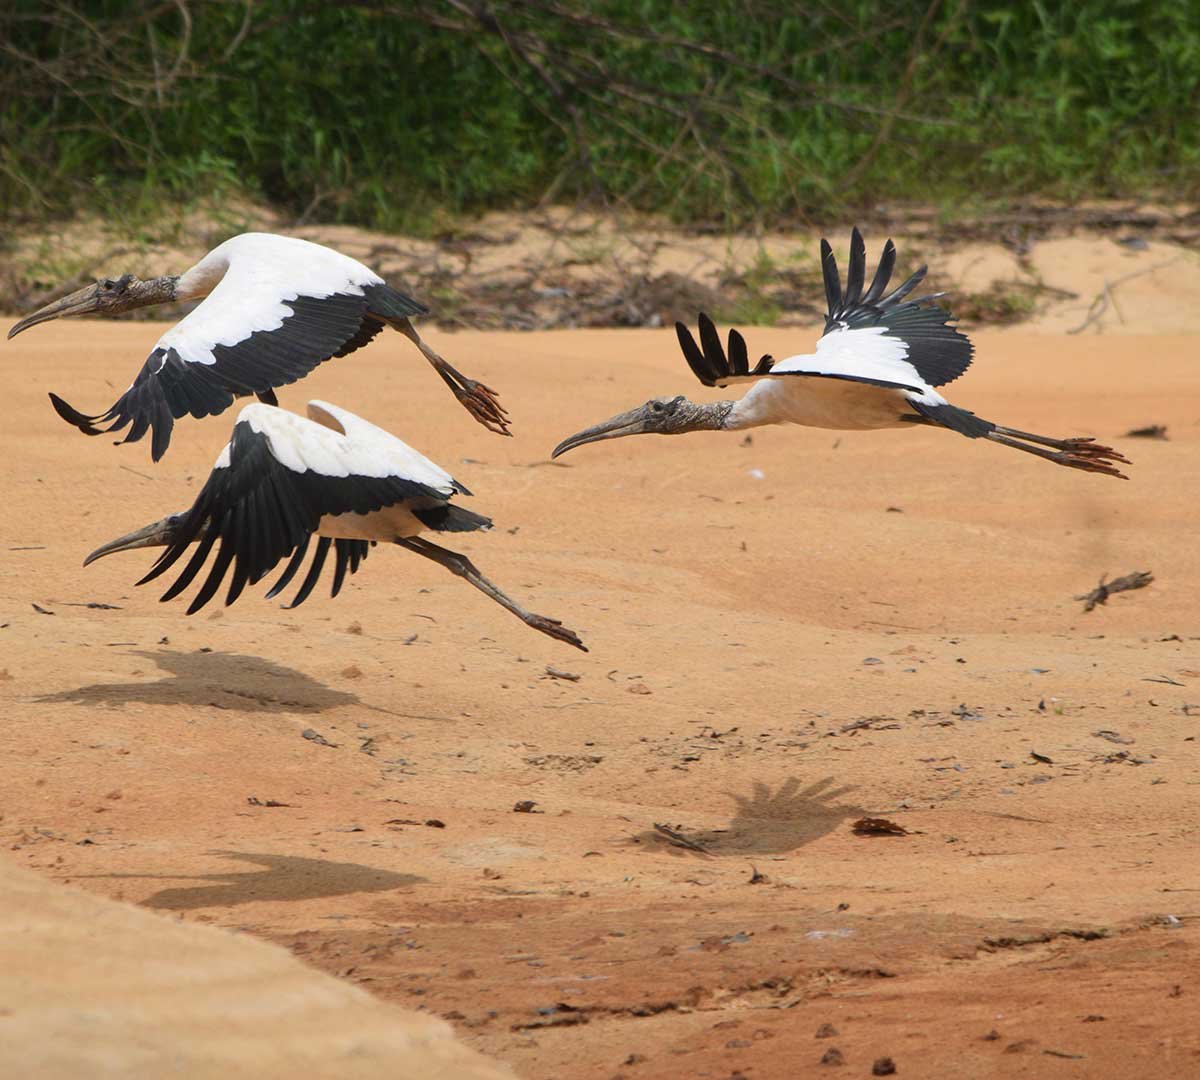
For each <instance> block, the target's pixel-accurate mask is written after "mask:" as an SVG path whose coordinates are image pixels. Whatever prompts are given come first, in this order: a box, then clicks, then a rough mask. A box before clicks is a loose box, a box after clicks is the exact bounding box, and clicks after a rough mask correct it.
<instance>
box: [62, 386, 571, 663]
mask: <svg viewBox="0 0 1200 1080" xmlns="http://www.w3.org/2000/svg"><path fill="white" fill-rule="evenodd" d="M455 495H470V492H469V491H468V490H467V489H466V488H465V487H463V485H462V484H460V483H458V481H457V480H455V479H454V478H453V477H452V476H451V475H450V474H449V473H448V472H446V470H445V469H443V468H441V467H440V466H438V465H435V464H434V463H433V462H432V461H430V460H429V459H428V458H426V457H425V456H424V455H422V454H420V453H418V452H417V451H416V450H414V449H413V448H412V447H411V446H409V445H408V444H407V443H405V442H402V441H401V440H400V439H398V438H396V437H395V436H394V435H392V434H390V433H389V432H386V431H384V430H383V429H382V428H379V427H376V426H375V425H374V424H372V423H370V422H369V421H367V420H364V419H362V417H360V416H356V415H355V414H354V413H352V412H350V411H349V410H347V409H342V408H339V407H338V406H336V405H331V404H329V403H328V402H325V401H310V402H309V403H308V417H307V418H305V417H303V416H297V415H295V414H294V413H289V412H286V411H284V410H283V409H280V408H278V407H276V406H273V405H264V404H257V403H255V404H251V405H247V406H246V407H245V408H243V409H242V410H241V412H240V413H239V415H238V418H237V421H236V422H235V423H234V425H233V434H232V437H231V438H230V440H229V443H228V444H227V445H226V446H225V448H224V449H223V450H222V451H221V453H220V454H219V455H218V457H217V460H216V462H215V464H214V465H213V470H212V472H211V474H210V475H209V477H208V480H207V482H206V483H205V485H204V487H203V488H202V489H201V491H200V493H199V494H198V495H197V496H196V501H195V502H194V503H193V505H192V507H191V508H190V509H189V510H187V511H185V512H183V513H181V514H172V515H171V516H170V517H167V518H163V519H162V520H161V521H157V522H154V523H153V524H152V525H148V526H146V527H145V528H144V529H140V530H138V531H137V532H135V533H131V534H129V535H128V536H124V537H121V538H119V539H118V540H115V541H113V542H112V543H109V544H106V545H104V546H103V547H101V548H99V549H97V550H96V551H95V552H93V553H92V554H91V555H90V556H89V557H88V559H87V562H91V561H92V560H93V559H95V558H99V557H100V556H102V555H108V554H111V553H113V552H115V551H125V550H129V549H131V548H135V547H146V546H151V545H157V546H165V547H166V551H164V552H163V553H162V555H161V556H160V557H159V559H158V561H157V562H156V563H155V564H154V566H153V567H152V568H151V570H150V572H149V573H148V574H147V575H146V576H145V577H143V578H142V580H141V581H139V582H138V584H139V585H141V584H143V583H145V582H147V581H150V580H152V579H154V578H156V577H158V576H159V575H160V574H162V573H164V572H165V571H166V570H168V569H169V568H170V567H171V566H173V565H174V564H175V563H176V562H178V560H179V559H180V558H181V557H182V556H183V555H184V553H185V552H186V551H187V550H188V549H189V548H190V547H191V545H192V544H197V545H198V547H197V548H196V549H195V551H194V552H193V554H192V555H191V557H190V559H189V560H188V561H187V563H186V565H185V566H184V568H183V570H182V571H181V572H180V574H179V577H178V578H177V579H176V580H175V582H174V584H173V585H172V586H171V587H170V588H169V589H168V590H167V591H166V593H164V595H163V597H162V599H163V600H170V599H172V598H173V597H175V596H178V595H179V594H180V593H181V592H182V591H183V590H184V589H185V588H187V587H188V585H190V584H191V582H192V581H193V579H195V577H196V576H197V574H199V573H200V571H201V570H202V569H204V567H205V563H206V562H207V560H208V557H209V555H210V554H211V553H212V551H213V549H214V547H215V548H216V555H215V557H214V558H213V560H212V563H211V565H210V567H209V570H208V574H207V577H206V578H205V580H204V583H203V584H202V585H201V587H200V589H199V591H198V593H197V594H196V596H195V597H194V598H193V600H192V602H191V605H190V606H189V607H188V614H189V615H190V614H192V613H193V612H195V611H198V610H199V609H200V608H202V607H203V606H204V605H205V604H207V603H208V601H209V600H211V599H212V598H213V596H214V595H215V594H216V592H217V590H218V589H219V588H220V587H221V584H222V582H223V581H224V580H225V578H226V575H227V574H228V575H230V583H229V590H228V593H227V595H226V597H225V603H226V604H232V603H233V602H234V601H235V600H236V599H237V598H238V596H239V595H240V594H241V592H242V590H243V588H244V587H245V586H246V585H247V584H254V583H255V582H257V581H259V580H261V579H262V578H263V577H265V576H266V575H267V574H268V573H270V572H271V570H273V569H274V568H275V567H276V566H277V565H278V564H279V563H280V562H281V561H282V560H283V559H285V558H288V557H289V556H290V559H289V561H288V564H287V566H286V567H285V569H284V571H283V574H282V575H281V577H280V578H279V580H278V581H277V582H276V583H275V585H274V587H273V588H272V589H271V590H270V592H268V594H267V595H268V596H274V595H276V594H277V593H278V592H280V591H281V590H282V589H283V588H284V587H285V586H286V585H287V584H288V583H289V582H290V581H291V579H292V578H293V577H294V576H295V574H296V572H297V571H298V570H299V569H300V567H301V566H302V565H303V563H304V560H305V557H306V556H307V553H308V547H309V541H310V540H311V538H312V537H314V536H316V537H319V540H318V543H317V546H316V551H315V553H314V556H313V559H312V563H311V565H310V568H309V570H308V573H307V575H306V576H305V578H304V581H303V583H302V584H301V586H300V588H299V590H298V591H297V594H296V596H295V597H294V598H293V600H292V603H291V604H290V605H289V606H290V607H295V606H296V605H298V604H300V603H303V601H304V600H305V599H306V598H307V597H308V595H309V594H310V593H311V591H312V589H313V587H314V586H315V584H316V582H317V580H318V579H319V577H320V574H321V570H322V568H323V566H324V564H325V559H326V556H327V555H328V553H329V551H330V550H331V549H332V550H333V551H334V552H335V569H334V578H333V587H332V593H333V595H334V596H336V595H337V594H338V591H339V590H340V589H341V586H342V583H343V581H344V579H345V577H346V574H347V573H350V574H353V573H355V572H356V571H357V569H358V567H359V564H360V563H361V562H362V560H363V559H365V558H366V555H367V551H368V549H369V547H370V546H371V545H372V544H374V543H376V542H390V543H395V544H398V545H400V546H401V547H405V548H407V549H409V550H410V551H414V552H416V553H417V554H420V555H423V556H425V557H426V558H429V559H432V560H433V561H434V562H437V563H439V564H440V565H442V566H445V567H446V568H447V569H449V570H450V571H451V572H453V573H455V574H457V575H458V576H460V577H463V578H465V579H466V580H467V581H469V582H470V583H471V584H472V585H474V586H475V587H476V588H478V589H480V590H481V591H482V592H484V593H485V594H486V595H488V596H489V597H491V598H492V599H493V600H495V601H497V602H498V603H500V604H501V605H503V606H504V607H505V608H507V609H508V610H509V611H511V612H513V613H514V614H515V615H517V616H518V617H519V618H520V619H521V620H522V621H523V622H525V623H526V625H528V626H530V627H532V628H533V629H535V630H539V631H541V632H542V633H544V634H548V635H550V636H551V637H554V638H557V639H558V640H560V641H565V642H567V643H568V644H571V645H575V646H576V647H578V648H583V645H582V643H581V642H580V641H579V638H578V637H577V635H576V634H575V633H574V632H573V631H571V630H568V629H567V628H566V627H564V626H563V625H562V624H561V623H560V622H558V620H556V619H549V618H546V617H545V616H542V615H534V614H532V613H531V612H528V611H526V610H525V609H524V608H522V607H521V606H520V605H519V604H517V603H516V602H515V601H513V600H511V599H510V598H509V597H508V596H506V595H505V594H504V593H503V592H502V591H501V590H500V589H499V588H498V587H497V586H495V585H494V584H492V583H491V582H490V581H488V580H487V578H485V577H484V576H483V575H482V574H481V573H480V572H479V570H478V569H477V568H476V567H475V566H474V565H473V564H472V563H471V561H470V560H469V559H467V558H466V557H465V556H462V555H459V554H458V553H456V552H452V551H448V550H447V549H445V548H442V547H439V546H438V545H436V544H434V543H431V542H430V541H428V540H425V539H422V538H421V537H420V536H419V534H421V533H424V532H430V531H432V532H439V533H440V532H473V531H477V530H487V529H490V528H491V525H492V522H491V520H490V519H489V518H486V517H484V516H483V515H481V514H476V513H474V512H472V511H470V510H466V509H464V508H463V507H461V506H459V505H457V504H456V503H452V502H451V500H452V499H453V498H454V496H455ZM86 564H87V563H86V562H85V565H86ZM585 651H586V650H585Z"/></svg>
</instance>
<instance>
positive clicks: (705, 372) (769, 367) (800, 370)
mask: <svg viewBox="0 0 1200 1080" xmlns="http://www.w3.org/2000/svg"><path fill="white" fill-rule="evenodd" d="M699 325H700V345H697V344H696V340H695V338H693V337H692V334H691V331H690V330H688V328H687V327H686V326H684V325H683V323H676V324H675V333H676V334H677V335H678V336H679V344H680V347H681V348H682V349H683V355H684V357H685V358H686V359H687V362H688V366H689V367H691V369H692V371H694V372H695V373H696V377H697V378H698V379H699V380H700V381H701V382H702V383H704V385H705V386H732V385H736V384H738V383H745V382H758V381H759V380H761V379H782V378H793V377H796V376H806V377H808V378H814V379H842V380H845V381H846V382H859V383H867V384H869V385H871V386H883V387H887V388H888V389H895V390H912V391H915V392H916V393H920V388H919V387H917V386H914V385H912V384H911V383H907V382H901V381H899V380H900V377H902V376H903V371H901V372H900V374H899V375H897V374H896V373H895V372H893V371H892V370H891V369H890V368H888V367H886V366H885V367H883V368H882V369H881V370H880V371H878V372H876V371H874V370H872V368H873V367H874V366H875V365H872V364H870V363H869V360H870V353H871V348H872V345H871V344H870V343H866V342H861V343H860V344H861V345H866V352H867V359H868V363H866V364H864V363H862V362H861V360H862V357H860V356H858V355H855V354H854V353H851V354H850V355H846V354H843V353H841V352H840V350H835V349H828V350H825V351H822V349H821V342H825V341H827V340H828V338H829V335H826V336H825V337H824V338H822V339H821V342H818V343H817V354H818V355H817V356H793V357H789V358H788V359H786V360H782V361H779V362H778V363H777V362H776V361H775V360H774V359H773V358H772V357H771V356H763V357H762V358H761V359H760V360H759V361H758V363H757V364H756V365H755V366H754V368H753V370H751V368H750V361H749V356H748V354H747V351H746V341H745V339H744V338H743V337H742V335H741V334H740V333H738V332H737V331H736V330H730V331H729V352H728V354H726V352H725V349H724V348H722V346H721V337H720V335H719V334H718V333H717V328H716V327H715V326H714V325H713V321H712V319H710V318H709V317H708V316H707V315H705V314H704V313H703V312H701V314H700V320H699ZM867 336H868V337H871V336H873V335H870V334H869V335H867ZM874 347H875V349H876V350H878V344H875V346H874ZM893 351H894V350H893Z"/></svg>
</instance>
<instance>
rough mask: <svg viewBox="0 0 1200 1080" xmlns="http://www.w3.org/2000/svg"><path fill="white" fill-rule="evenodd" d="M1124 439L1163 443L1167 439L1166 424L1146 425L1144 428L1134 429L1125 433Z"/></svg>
mask: <svg viewBox="0 0 1200 1080" xmlns="http://www.w3.org/2000/svg"><path fill="white" fill-rule="evenodd" d="M1124 437H1125V438H1126V439H1162V440H1163V441H1164V442H1165V441H1166V438H1167V425H1166V424H1147V425H1146V426H1145V427H1136V428H1132V429H1131V430H1129V431H1127V432H1125V435H1124Z"/></svg>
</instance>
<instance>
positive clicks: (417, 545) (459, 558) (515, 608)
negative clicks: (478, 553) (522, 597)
mask: <svg viewBox="0 0 1200 1080" xmlns="http://www.w3.org/2000/svg"><path fill="white" fill-rule="evenodd" d="M396 543H397V544H399V545H400V546H401V547H405V548H408V550H409V551H415V552H416V553H417V554H418V555H424V556H425V558H427V559H432V560H433V561H434V562H435V563H437V564H438V565H439V566H444V567H445V568H446V569H447V570H449V571H450V573H452V574H455V575H456V576H458V577H460V578H463V579H464V580H466V581H468V582H470V583H471V584H472V585H474V586H475V588H477V589H478V590H479V591H480V592H481V593H483V594H484V595H485V596H490V597H491V598H492V599H493V600H495V601H496V603H497V604H499V605H500V606H501V607H505V608H507V609H508V610H509V611H511V612H512V613H513V614H514V615H515V616H516V617H517V618H518V619H520V620H521V622H523V623H524V624H525V625H526V626H528V627H531V628H532V629H534V630H540V631H541V632H542V633H543V634H549V635H550V637H552V638H557V639H558V640H559V641H565V642H566V643H567V644H568V645H574V646H575V648H577V649H582V650H583V651H584V652H587V651H588V650H587V646H586V645H584V643H583V642H582V641H580V640H579V635H578V634H576V633H575V631H574V630H568V629H567V628H566V627H565V626H563V624H562V623H561V622H559V621H558V619H551V618H548V617H547V616H545V615H535V614H534V613H533V612H531V611H526V610H525V609H524V608H523V607H521V605H520V604H518V603H517V602H516V601H515V600H513V599H512V598H511V597H510V596H508V595H506V594H505V593H504V591H503V590H502V589H500V588H499V587H498V586H496V585H494V584H492V582H490V581H488V579H487V578H485V577H484V576H483V574H481V573H480V572H479V568H478V567H477V566H476V565H475V564H474V563H473V562H471V560H470V559H468V558H467V557H466V556H465V555H460V554H459V553H458V552H457V551H450V550H449V549H447V548H444V547H439V546H438V545H437V544H433V543H430V542H429V541H428V540H425V539H423V538H422V537H419V536H409V537H405V538H404V539H402V540H397V541H396Z"/></svg>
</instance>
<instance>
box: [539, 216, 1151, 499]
mask: <svg viewBox="0 0 1200 1080" xmlns="http://www.w3.org/2000/svg"><path fill="white" fill-rule="evenodd" d="M866 261H867V253H866V245H865V244H864V243H863V238H862V235H861V234H860V233H859V231H858V229H855V230H854V231H853V232H852V234H851V238H850V264H849V269H848V271H847V275H846V288H845V291H843V289H842V284H841V279H840V277H839V275H838V268H837V263H836V261H835V260H834V257H833V250H832V248H830V246H829V243H828V241H826V240H822V241H821V270H822V274H823V276H824V279H825V297H826V300H827V301H828V306H829V310H828V313H827V314H826V316H825V333H824V334H823V336H822V337H821V338H820V340H819V341H818V342H817V351H816V352H815V353H812V354H808V355H800V356H789V357H788V358H787V359H786V360H780V361H778V362H776V361H775V360H774V358H773V357H771V356H763V357H762V358H761V359H759V361H758V362H757V363H756V364H755V365H754V367H753V368H751V366H750V360H749V354H748V351H747V347H746V341H745V339H744V338H743V337H742V335H741V334H740V333H739V332H738V331H737V330H730V332H729V346H728V352H727V351H726V349H725V347H723V346H722V344H721V339H720V336H719V335H718V333H717V328H716V327H715V326H714V325H713V322H712V320H711V319H710V318H709V317H708V316H707V315H703V314H702V315H701V316H700V343H699V344H697V343H696V340H695V338H693V337H692V334H691V331H690V330H688V328H687V327H686V326H684V325H683V323H676V324H675V332H676V334H677V335H678V337H679V344H680V347H681V348H682V349H683V355H684V357H685V358H686V359H687V362H688V365H689V366H690V367H691V369H692V371H693V372H694V373H695V375H696V377H697V378H698V379H699V380H700V381H701V382H702V383H703V384H704V385H705V386H720V387H725V386H731V385H738V384H743V383H750V384H751V386H750V389H749V390H748V391H747V392H746V393H745V394H744V395H743V396H742V397H741V398H740V399H738V400H737V401H716V402H711V403H708V404H699V403H696V402H692V401H688V400H687V398H685V397H682V396H681V397H674V398H653V399H651V400H650V401H647V402H646V403H645V404H644V405H640V406H638V407H637V408H636V409H631V410H630V411H629V412H625V413H621V414H620V415H619V416H614V417H612V419H610V420H605V421H604V422H603V423H600V424H596V425H595V426H593V427H589V428H585V429H584V430H583V431H580V432H577V433H576V434H574V435H572V436H570V437H569V438H567V439H564V440H563V441H562V442H561V443H559V444H558V446H556V447H555V448H554V450H553V452H552V455H551V456H552V457H558V456H559V455H560V454H565V453H566V452H567V451H568V450H573V449H575V448H576V447H578V446H583V445H584V444H585V443H591V442H599V441H600V440H601V439H615V438H619V437H621V436H623V435H640V434H656V435H681V434H684V433H685V432H689V431H737V430H740V429H742V428H751V427H760V426H763V425H766V424H800V425H803V426H806V427H819V428H836V429H846V430H870V429H875V428H891V427H905V426H907V425H910V424H925V425H933V426H937V427H943V428H946V429H948V430H950V431H956V432H958V434H960V435H965V436H966V437H967V438H969V439H980V438H982V439H988V440H990V441H991V442H995V443H999V444H1000V445H1001V446H1011V447H1012V448H1013V449H1015V450H1023V451H1024V452H1025V453H1027V454H1035V455H1037V456H1038V457H1041V458H1045V459H1046V460H1047V461H1053V462H1054V463H1055V464H1057V465H1066V466H1068V467H1070V468H1073V469H1083V470H1085V471H1087V472H1096V473H1103V474H1105V475H1107V476H1117V477H1120V478H1121V479H1126V477H1125V476H1124V474H1123V473H1121V472H1120V470H1119V469H1118V468H1117V463H1124V464H1128V463H1129V462H1128V461H1127V459H1126V458H1125V457H1123V456H1122V455H1121V454H1120V453H1118V452H1117V451H1116V450H1113V449H1112V448H1111V447H1108V446H1102V445H1100V444H1099V443H1097V442H1095V441H1094V440H1092V439H1090V438H1069V439H1052V438H1048V437H1047V436H1045V435H1033V434H1031V433H1029V432H1028V431H1018V430H1016V429H1015V428H1009V427H1002V426H1001V425H1000V424H994V423H992V422H991V421H990V420H984V419H982V418H981V417H978V416H976V415H975V414H974V413H971V412H968V411H967V410H966V409H960V408H959V407H958V406H956V405H951V404H950V403H949V402H948V401H947V400H946V399H945V398H944V397H942V395H941V394H939V393H938V392H937V390H936V389H935V387H938V386H943V385H945V384H946V383H948V382H952V381H953V380H955V379H957V378H958V377H959V376H960V375H961V374H962V373H963V372H964V371H966V370H967V368H968V367H969V366H970V364H971V357H972V352H973V346H972V345H971V341H970V339H969V338H968V337H967V336H966V335H965V334H963V333H962V332H961V331H960V330H958V329H956V328H955V327H953V326H951V325H949V323H950V321H951V319H952V316H951V315H950V313H949V312H948V311H947V310H946V309H945V308H943V307H940V306H939V305H937V304H936V303H934V301H935V300H937V299H938V298H939V297H940V296H942V295H944V294H942V293H935V294H933V295H930V296H922V297H918V298H916V299H914V300H910V299H908V295H909V294H910V293H911V292H912V291H913V290H914V289H915V288H916V287H917V286H918V285H919V284H920V283H921V281H922V279H923V278H924V277H925V272H926V267H924V266H922V267H921V268H920V269H919V270H918V271H917V272H916V273H915V274H913V275H912V276H911V277H910V278H908V280H907V281H905V282H904V283H903V284H902V285H900V286H898V287H897V288H895V289H893V290H892V291H891V292H889V293H886V295H885V290H886V289H887V286H888V282H889V281H890V280H891V276H892V270H893V269H894V268H895V265H896V247H895V245H894V244H893V243H892V241H891V240H889V241H888V242H887V244H886V245H884V249H883V255H882V256H881V257H880V260H879V266H878V267H877V269H876V271H875V276H874V278H873V279H872V281H871V285H870V288H868V289H867V290H866V292H865V293H864V292H863V285H864V283H865V279H866Z"/></svg>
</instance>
